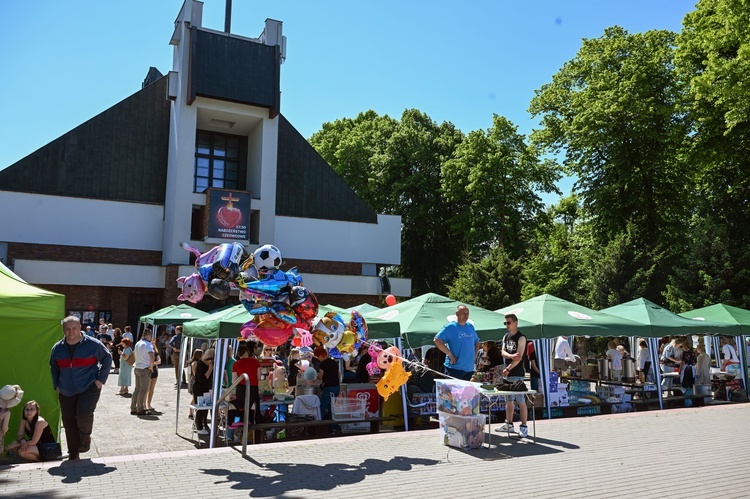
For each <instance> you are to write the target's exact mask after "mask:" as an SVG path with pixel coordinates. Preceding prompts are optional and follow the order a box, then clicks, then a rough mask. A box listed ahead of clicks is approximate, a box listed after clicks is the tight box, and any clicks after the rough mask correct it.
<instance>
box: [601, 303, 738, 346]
mask: <svg viewBox="0 0 750 499" xmlns="http://www.w3.org/2000/svg"><path fill="white" fill-rule="evenodd" d="M602 312H605V313H607V314H610V315H614V316H617V317H622V318H624V319H628V320H631V321H635V322H639V323H641V324H643V325H645V326H648V330H645V331H640V332H639V333H638V335H639V336H641V337H642V338H662V337H664V336H672V335H688V334H699V333H704V334H706V333H719V334H727V335H732V336H734V335H735V334H736V333H738V332H739V327H738V326H737V325H736V324H730V323H721V322H715V321H710V320H703V321H695V320H692V319H688V318H687V317H682V316H679V315H677V314H675V313H674V312H670V311H669V310H667V309H666V308H663V307H661V306H659V305H657V304H656V303H653V302H651V301H648V300H647V299H645V298H637V299H635V300H632V301H629V302H627V303H621V304H620V305H615V306H614V307H609V308H605V309H604V310H602ZM748 314H750V312H748Z"/></svg>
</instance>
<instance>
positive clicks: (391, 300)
mask: <svg viewBox="0 0 750 499" xmlns="http://www.w3.org/2000/svg"><path fill="white" fill-rule="evenodd" d="M385 303H386V305H388V306H389V307H392V306H394V305H395V304H396V303H397V301H396V297H395V296H393V295H388V296H386V297H385Z"/></svg>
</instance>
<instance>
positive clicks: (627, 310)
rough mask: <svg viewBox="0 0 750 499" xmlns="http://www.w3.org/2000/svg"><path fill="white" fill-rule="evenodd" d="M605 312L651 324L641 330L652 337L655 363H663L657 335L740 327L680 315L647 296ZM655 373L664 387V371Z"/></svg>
mask: <svg viewBox="0 0 750 499" xmlns="http://www.w3.org/2000/svg"><path fill="white" fill-rule="evenodd" d="M602 312H606V313H608V314H611V315H615V316H617V317H622V318H624V319H629V320H633V321H635V322H639V323H641V324H643V325H645V326H648V328H649V329H648V330H647V331H641V332H640V333H639V336H641V337H643V338H649V340H650V341H649V355H650V357H651V365H652V366H658V365H659V350H658V347H659V345H658V343H657V340H656V339H657V338H662V337H664V336H672V335H689V334H698V333H703V334H706V333H707V332H719V331H725V332H726V334H733V333H734V331H735V330H737V329H738V328H737V326H736V325H733V324H721V323H719V322H709V321H694V320H692V319H688V318H686V317H680V316H679V315H677V314H675V313H673V312H670V311H669V310H667V309H666V308H663V307H661V306H659V305H657V304H656V303H653V302H651V301H649V300H646V299H645V298H637V299H635V300H631V301H629V302H627V303H621V304H620V305H615V306H614V307H609V308H605V309H604V310H602ZM630 348H631V349H632V350H634V351H635V348H636V347H635V345H634V344H632V343H631V347H630ZM653 373H654V377H655V379H656V385H657V386H661V377H662V376H661V370H660V369H657V368H656V367H655V368H654V369H653ZM657 392H658V395H659V404H660V406H661V407H663V401H662V393H661V390H657Z"/></svg>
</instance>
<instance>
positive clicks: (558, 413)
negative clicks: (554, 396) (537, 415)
mask: <svg viewBox="0 0 750 499" xmlns="http://www.w3.org/2000/svg"><path fill="white" fill-rule="evenodd" d="M551 414H552V417H553V418H561V417H562V415H563V410H562V409H561V408H559V407H553V408H552V411H551ZM542 417H543V418H546V417H547V409H546V408H544V409H543V410H542Z"/></svg>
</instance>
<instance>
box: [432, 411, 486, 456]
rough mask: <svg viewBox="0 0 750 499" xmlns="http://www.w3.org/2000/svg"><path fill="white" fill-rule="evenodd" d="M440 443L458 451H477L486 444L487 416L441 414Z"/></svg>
mask: <svg viewBox="0 0 750 499" xmlns="http://www.w3.org/2000/svg"><path fill="white" fill-rule="evenodd" d="M439 421H440V431H439V434H440V443H442V444H443V445H447V446H450V447H456V448H458V449H463V450H467V449H476V448H478V447H481V446H482V444H483V443H484V425H485V423H486V422H487V419H486V417H485V416H453V415H446V414H441V415H440V418H439Z"/></svg>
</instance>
